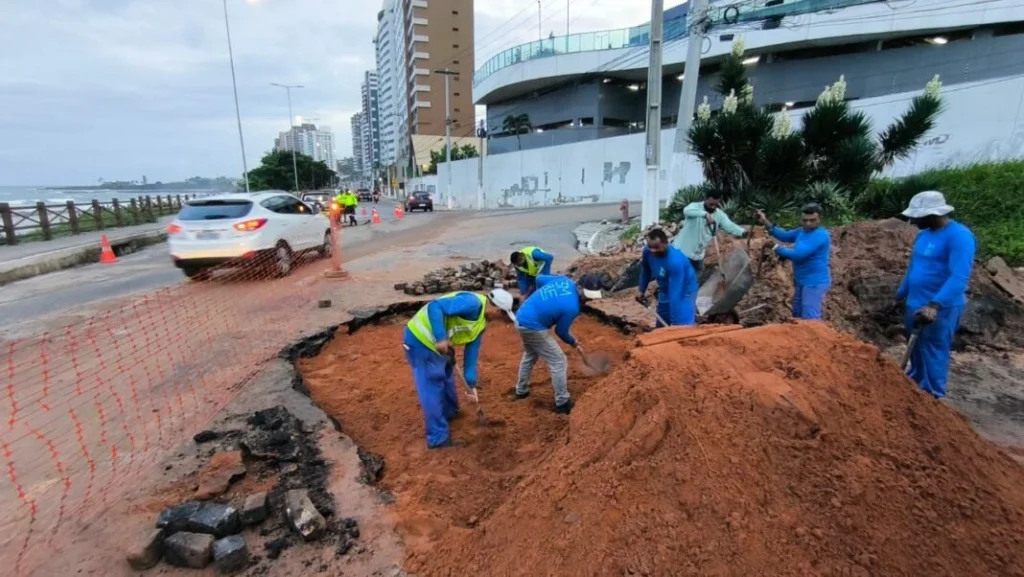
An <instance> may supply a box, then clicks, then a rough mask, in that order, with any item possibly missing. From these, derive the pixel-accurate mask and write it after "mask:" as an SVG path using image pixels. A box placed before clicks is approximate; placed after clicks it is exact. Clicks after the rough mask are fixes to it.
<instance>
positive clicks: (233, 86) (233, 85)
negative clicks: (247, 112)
mask: <svg viewBox="0 0 1024 577" xmlns="http://www.w3.org/2000/svg"><path fill="white" fill-rule="evenodd" d="M223 3H224V30H225V32H227V35H228V60H229V61H230V62H231V89H232V90H233V91H234V93H235V118H236V119H237V120H238V144H239V146H241V148H242V176H243V177H244V178H245V192H249V163H248V162H246V160H245V138H244V137H243V136H242V112H241V110H239V108H238V82H237V81H235V53H234V51H232V50H231V24H229V23H228V0H224V2H223Z"/></svg>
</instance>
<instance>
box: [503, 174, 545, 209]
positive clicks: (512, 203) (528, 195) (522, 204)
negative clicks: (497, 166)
mask: <svg viewBox="0 0 1024 577" xmlns="http://www.w3.org/2000/svg"><path fill="white" fill-rule="evenodd" d="M550 192H551V188H550V187H549V186H548V173H546V172H545V173H544V184H543V188H542V187H541V181H540V178H538V177H536V176H534V175H532V174H531V175H528V176H522V177H520V178H519V182H515V183H512V186H510V187H508V188H504V189H502V191H501V198H499V199H498V207H499V208H510V207H519V208H527V207H531V206H539V205H541V204H547V202H546V201H547V197H548V193H550ZM517 201H518V202H517Z"/></svg>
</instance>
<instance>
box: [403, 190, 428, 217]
mask: <svg viewBox="0 0 1024 577" xmlns="http://www.w3.org/2000/svg"><path fill="white" fill-rule="evenodd" d="M414 210H422V211H423V212H428V211H429V212H434V197H433V196H432V195H431V194H430V193H429V192H425V191H422V190H417V191H415V192H413V193H412V194H410V195H409V196H408V198H406V199H405V212H412V211H414Z"/></svg>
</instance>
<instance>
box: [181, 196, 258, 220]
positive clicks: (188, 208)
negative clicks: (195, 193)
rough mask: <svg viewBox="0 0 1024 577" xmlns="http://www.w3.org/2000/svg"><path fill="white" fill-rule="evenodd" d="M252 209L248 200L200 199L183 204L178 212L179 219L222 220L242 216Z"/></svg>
mask: <svg viewBox="0 0 1024 577" xmlns="http://www.w3.org/2000/svg"><path fill="white" fill-rule="evenodd" d="M250 210H252V202H251V201H248V200H200V201H192V202H190V203H188V204H187V205H185V207H184V208H182V209H181V212H180V213H178V219H179V220H222V219H231V218H242V217H243V216H245V215H247V214H249V211H250Z"/></svg>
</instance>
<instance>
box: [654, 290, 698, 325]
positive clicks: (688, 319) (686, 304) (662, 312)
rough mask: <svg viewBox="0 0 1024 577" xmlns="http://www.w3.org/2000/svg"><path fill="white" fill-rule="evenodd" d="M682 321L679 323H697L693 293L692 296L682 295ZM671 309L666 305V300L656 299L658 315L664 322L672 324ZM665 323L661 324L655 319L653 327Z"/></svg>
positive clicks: (695, 301)
mask: <svg viewBox="0 0 1024 577" xmlns="http://www.w3.org/2000/svg"><path fill="white" fill-rule="evenodd" d="M683 298H684V299H685V300H683V322H682V323H679V324H682V325H695V324H697V300H696V299H697V297H696V295H694V297H693V298H690V297H683ZM670 313H671V309H670V308H669V306H668V301H661V300H659V301H658V316H659V317H661V318H663V319H665V322H666V323H669V324H672V319H671V318H669V317H670V316H671V314H670ZM663 326H665V325H663V324H661V321H655V324H654V328H661V327H663Z"/></svg>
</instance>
